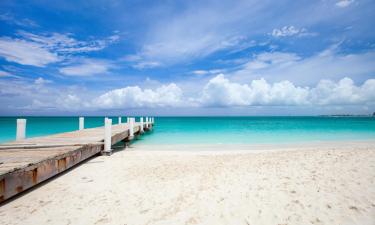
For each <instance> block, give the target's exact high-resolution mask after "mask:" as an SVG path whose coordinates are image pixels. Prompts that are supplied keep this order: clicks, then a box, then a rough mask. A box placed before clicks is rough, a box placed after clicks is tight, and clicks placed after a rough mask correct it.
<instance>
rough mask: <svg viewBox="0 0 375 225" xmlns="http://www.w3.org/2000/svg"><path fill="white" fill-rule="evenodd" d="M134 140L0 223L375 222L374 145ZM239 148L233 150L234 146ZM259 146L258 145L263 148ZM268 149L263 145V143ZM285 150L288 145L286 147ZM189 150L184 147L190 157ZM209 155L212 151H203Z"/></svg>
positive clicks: (2, 211) (13, 204) (3, 211)
mask: <svg viewBox="0 0 375 225" xmlns="http://www.w3.org/2000/svg"><path fill="white" fill-rule="evenodd" d="M163 147H165V146H154V147H153V148H154V150H153V151H151V150H150V149H149V147H145V146H142V145H138V144H137V143H136V144H133V145H131V146H130V148H128V149H126V150H124V151H115V152H114V154H113V155H112V156H110V157H105V156H98V157H94V158H92V159H90V160H88V161H86V162H85V163H82V164H81V165H79V166H77V167H75V168H73V169H72V170H70V171H69V172H67V173H65V174H62V175H61V176H59V177H57V178H55V179H52V180H50V181H49V182H46V183H44V184H43V185H41V186H39V187H38V188H35V189H33V190H32V191H30V192H29V193H27V194H25V195H22V196H20V197H19V198H15V199H13V200H12V201H10V202H8V203H7V204H5V205H2V206H1V207H0V221H2V224H8V225H11V224H14V225H16V224H43V223H48V224H64V225H66V224H132V225H144V224H150V225H151V224H152V225H154V224H156V225H158V224H160V225H161V224H166V225H169V224H170V225H176V224H207V225H209V224H215V225H216V224H218V225H220V224H223V225H224V224H244V225H247V224H289V225H293V224H296V225H297V224H361V225H367V224H368V225H370V224H374V222H375V219H374V218H375V190H374V189H373V188H371V187H373V186H374V183H375V141H371V142H361V143H358V142H355V143H353V142H339V143H338V142H335V143H331V144H330V145H327V144H322V143H320V144H319V145H311V146H306V145H305V146H299V147H298V146H288V147H289V148H286V147H285V146H284V147H281V148H278V149H277V148H275V146H274V147H271V148H268V150H265V149H259V148H258V150H255V149H253V150H249V149H247V150H246V148H245V146H242V147H241V146H235V145H227V146H226V147H225V148H226V150H227V151H222V150H217V151H212V148H215V147H216V148H217V146H212V145H211V146H206V147H204V146H200V147H199V146H195V147H194V148H197V149H195V150H192V148H193V146H192V145H190V146H188V145H186V146H185V148H181V146H180V148H178V149H176V146H169V147H170V148H171V149H173V148H175V149H176V151H168V150H165V149H164V150H162V148H163ZM240 147H241V148H240ZM263 147H264V146H263ZM268 147H269V146H268ZM291 147H292V148H291ZM189 149H190V151H189ZM209 149H211V151H208V150H209Z"/></svg>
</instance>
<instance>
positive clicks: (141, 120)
mask: <svg viewBox="0 0 375 225" xmlns="http://www.w3.org/2000/svg"><path fill="white" fill-rule="evenodd" d="M140 123H141V128H140V130H141V133H143V117H141V118H140Z"/></svg>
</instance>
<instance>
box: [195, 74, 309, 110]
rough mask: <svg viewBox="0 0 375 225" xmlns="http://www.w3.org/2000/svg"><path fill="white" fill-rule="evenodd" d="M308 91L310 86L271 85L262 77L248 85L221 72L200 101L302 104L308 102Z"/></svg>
mask: <svg viewBox="0 0 375 225" xmlns="http://www.w3.org/2000/svg"><path fill="white" fill-rule="evenodd" d="M308 93H309V90H308V88H303V87H296V86H294V85H293V83H291V82H290V81H282V82H278V83H274V84H273V85H271V84H269V83H267V81H265V80H264V79H260V80H253V81H252V82H251V84H250V85H248V84H240V83H233V82H230V81H229V80H228V79H226V78H225V77H224V75H222V74H221V75H218V76H216V77H214V78H213V79H211V80H210V81H209V82H208V83H207V84H206V85H205V87H204V89H203V93H202V97H201V99H200V100H199V101H200V102H201V103H202V104H203V105H208V106H250V105H301V104H307V100H306V98H307V96H308Z"/></svg>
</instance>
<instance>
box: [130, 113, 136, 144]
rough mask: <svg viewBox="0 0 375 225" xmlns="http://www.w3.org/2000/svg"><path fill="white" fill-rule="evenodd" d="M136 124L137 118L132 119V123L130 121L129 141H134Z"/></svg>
mask: <svg viewBox="0 0 375 225" xmlns="http://www.w3.org/2000/svg"><path fill="white" fill-rule="evenodd" d="M134 122H135V118H130V121H129V140H132V139H133V138H134Z"/></svg>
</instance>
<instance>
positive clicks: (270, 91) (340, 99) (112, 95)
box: [0, 74, 375, 112]
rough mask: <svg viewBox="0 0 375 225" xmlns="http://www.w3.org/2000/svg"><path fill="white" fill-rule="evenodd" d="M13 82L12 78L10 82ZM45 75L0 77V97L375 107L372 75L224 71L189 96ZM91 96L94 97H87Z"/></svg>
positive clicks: (139, 104) (172, 87)
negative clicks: (309, 77)
mask: <svg viewBox="0 0 375 225" xmlns="http://www.w3.org/2000/svg"><path fill="white" fill-rule="evenodd" d="M9 82H11V83H9ZM46 83H49V82H48V81H46V80H45V79H44V78H38V79H36V80H35V81H34V82H32V83H30V82H29V81H27V80H11V81H9V80H7V81H6V80H3V81H2V80H0V100H1V102H2V104H5V105H7V107H8V108H13V109H25V110H36V111H39V112H40V111H43V110H54V111H56V110H60V111H82V110H87V111H95V110H103V109H105V110H111V109H131V108H137V109H140V108H162V107H171V108H181V107H182V108H183V107H194V108H202V107H213V108H217V107H223V108H224V107H225V108H232V107H249V106H281V107H283V106H287V107H292V106H304V107H312V108H314V107H344V106H358V107H361V108H363V107H369V108H373V107H375V79H368V80H366V81H365V82H364V83H362V84H355V83H354V82H353V80H352V79H350V78H343V79H340V80H338V81H333V80H321V81H319V82H318V83H317V84H316V85H314V86H298V85H295V84H294V83H292V82H291V81H288V80H283V81H279V82H273V83H272V82H268V81H267V80H265V79H255V80H252V81H251V82H249V83H239V82H234V81H231V80H229V79H228V78H226V77H225V76H224V75H223V74H220V75H217V76H215V77H214V78H212V79H210V80H209V81H208V82H207V83H206V84H205V85H204V87H203V88H202V89H198V90H196V92H197V95H189V94H187V92H185V91H184V90H183V89H181V88H180V87H179V86H178V85H176V84H174V83H171V84H167V85H166V84H164V85H162V84H160V85H158V87H156V88H153V89H146V88H141V87H139V86H127V87H124V88H119V89H114V90H110V91H108V92H106V93H104V94H102V95H97V94H96V93H91V94H88V93H86V91H85V92H83V91H82V89H83V88H82V87H77V88H67V87H58V86H55V85H54V84H53V83H51V85H45V86H43V88H41V87H40V85H43V84H46ZM91 99H93V100H91Z"/></svg>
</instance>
